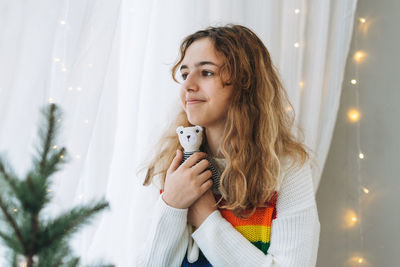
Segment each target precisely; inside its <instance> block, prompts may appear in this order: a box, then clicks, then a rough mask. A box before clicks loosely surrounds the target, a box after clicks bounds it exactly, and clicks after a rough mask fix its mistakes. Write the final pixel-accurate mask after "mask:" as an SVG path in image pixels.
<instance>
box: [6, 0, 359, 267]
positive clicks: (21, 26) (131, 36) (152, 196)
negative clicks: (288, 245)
mask: <svg viewBox="0 0 400 267" xmlns="http://www.w3.org/2000/svg"><path fill="white" fill-rule="evenodd" d="M356 2H357V1H356V0H351V1H348V0H339V1H328V0H323V1H319V0H309V1H306V0H298V1H291V0H284V1H273V0H269V1H264V0H259V1H256V0H240V1H239V0H238V1H230V0H220V1H210V0H208V1H204V0H194V1H184V0H171V1H159V0H149V1H137V0H119V1H118V0H117V1H105V0H98V1H89V0H79V1H77V0H62V1H50V0H41V1H32V0H29V1H22V0H16V1H0V32H1V34H0V129H1V131H0V148H1V151H7V152H8V153H7V155H8V157H9V159H10V161H11V162H12V163H13V164H14V166H15V167H16V169H17V172H18V173H20V174H23V173H25V171H26V170H27V168H29V166H30V155H31V153H32V151H33V149H32V148H33V146H32V145H33V143H35V140H36V131H37V125H38V122H39V121H38V119H39V112H38V109H39V107H41V106H43V105H44V104H47V103H48V102H54V103H57V104H59V105H60V107H61V108H62V109H63V110H64V119H63V121H62V125H63V127H62V131H61V134H60V138H59V140H60V141H59V144H58V145H65V146H66V147H67V148H68V151H69V153H70V156H71V158H72V161H71V162H70V163H69V164H67V165H66V166H65V167H64V168H63V170H62V171H60V172H59V173H57V174H56V175H55V177H54V184H53V190H54V196H55V201H54V203H53V204H52V205H51V206H50V207H49V208H48V215H53V214H57V213H58V212H60V211H62V210H63V209H65V208H67V207H70V206H71V205H74V204H78V203H83V202H86V201H90V200H91V199H93V198H95V197H100V196H103V195H104V196H106V198H107V199H108V200H109V201H110V204H111V210H110V211H106V212H104V213H102V214H101V215H100V216H99V217H97V218H96V219H95V221H94V223H93V224H92V225H91V226H90V227H86V228H84V230H82V232H81V234H79V235H78V236H76V237H75V238H74V240H73V246H74V248H75V249H76V252H77V254H79V255H81V256H82V259H83V260H84V262H88V263H89V262H92V260H93V259H99V258H103V259H107V260H109V261H111V262H114V263H116V264H117V266H132V263H133V260H134V258H135V256H136V254H135V251H137V248H138V247H140V245H141V242H143V239H144V238H145V236H146V235H145V233H146V231H145V229H146V224H147V222H148V220H150V219H151V214H149V213H148V212H146V211H147V210H149V209H151V206H152V205H153V203H154V201H155V200H156V198H157V196H158V195H157V194H158V191H157V190H156V188H155V187H150V188H143V187H141V186H140V180H141V179H143V177H136V175H135V173H136V169H137V167H138V165H139V163H141V162H143V160H145V159H148V158H149V155H151V153H152V151H151V149H152V145H153V144H154V142H155V140H156V139H157V138H158V137H159V135H160V134H161V131H162V130H163V129H164V127H165V125H166V123H167V122H168V121H169V120H171V119H172V118H173V115H174V114H175V112H176V111H177V106H178V105H179V102H178V92H179V85H178V84H176V83H175V82H173V80H172V78H171V74H170V69H171V67H172V65H173V63H174V62H175V60H176V59H177V57H178V49H179V44H180V42H181V41H182V39H183V38H184V37H185V36H186V35H188V34H190V33H193V32H194V31H197V30H200V29H202V28H205V27H207V26H209V25H214V26H215V25H216V26H222V25H224V24H226V23H238V24H243V25H245V26H248V27H249V28H251V29H252V30H254V31H255V32H256V33H257V34H258V36H259V37H260V38H261V39H262V40H263V42H264V44H265V45H266V46H267V48H268V49H269V52H270V54H271V57H272V60H273V62H274V64H275V65H276V66H277V68H278V70H279V72H280V74H281V78H282V81H283V84H284V86H285V88H286V90H287V92H288V94H289V96H290V100H291V102H292V104H293V107H294V110H295V114H296V123H297V124H298V125H299V126H300V127H301V128H302V129H303V131H304V134H305V143H306V144H307V145H308V146H310V147H311V148H312V149H313V150H314V151H316V153H317V161H318V164H319V166H320V167H319V168H316V169H314V170H313V171H314V173H313V178H314V187H315V188H316V189H317V188H318V184H319V180H320V176H321V173H322V170H323V166H324V163H325V159H326V156H327V153H328V150H329V146H330V141H331V137H332V133H333V128H334V125H335V121H336V114H337V110H338V106H339V100H340V93H341V84H342V80H343V72H344V67H345V62H346V57H347V54H348V50H349V44H350V40H351V34H352V27H353V20H354V12H355V7H356Z"/></svg>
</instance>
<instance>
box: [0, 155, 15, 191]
mask: <svg viewBox="0 0 400 267" xmlns="http://www.w3.org/2000/svg"><path fill="white" fill-rule="evenodd" d="M0 174H2V175H0V176H1V177H3V178H4V180H5V181H6V182H7V183H8V184H9V185H10V187H11V189H12V190H13V191H14V192H15V193H16V192H17V186H16V184H15V180H14V179H13V178H11V177H10V175H9V174H8V173H7V172H6V169H5V167H4V164H3V160H2V159H1V158H0Z"/></svg>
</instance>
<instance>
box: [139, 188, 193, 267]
mask: <svg viewBox="0 0 400 267" xmlns="http://www.w3.org/2000/svg"><path fill="white" fill-rule="evenodd" d="M162 195H163V194H161V195H160V196H159V198H158V201H157V203H156V206H155V209H154V211H153V216H152V221H151V225H149V228H150V229H149V234H148V237H147V240H146V242H145V244H144V245H143V247H142V249H141V250H140V252H139V253H138V260H137V263H136V266H140V267H142V266H180V265H181V263H182V261H183V258H184V256H185V253H186V248H187V245H188V239H189V238H188V237H189V232H188V231H187V227H186V224H187V213H188V209H177V208H174V207H171V206H169V205H167V204H166V203H165V202H164V200H163V199H162Z"/></svg>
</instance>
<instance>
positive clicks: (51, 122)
mask: <svg viewBox="0 0 400 267" xmlns="http://www.w3.org/2000/svg"><path fill="white" fill-rule="evenodd" d="M56 109H57V107H56V105H55V104H51V105H50V109H49V111H47V112H45V116H46V118H47V122H48V128H47V135H46V138H45V139H43V148H44V149H43V152H42V158H41V162H40V167H41V169H42V170H44V169H45V167H46V161H47V154H48V153H49V150H50V145H51V141H52V140H53V139H54V136H55V132H56V129H55V116H54V113H55V111H56Z"/></svg>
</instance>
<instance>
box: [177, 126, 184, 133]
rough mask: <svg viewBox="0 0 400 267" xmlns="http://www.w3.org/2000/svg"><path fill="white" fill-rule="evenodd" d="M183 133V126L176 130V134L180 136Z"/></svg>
mask: <svg viewBox="0 0 400 267" xmlns="http://www.w3.org/2000/svg"><path fill="white" fill-rule="evenodd" d="M181 131H183V126H179V127H178V128H176V133H177V134H179V133H180V132H181Z"/></svg>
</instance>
